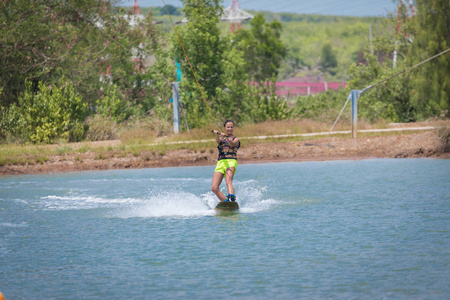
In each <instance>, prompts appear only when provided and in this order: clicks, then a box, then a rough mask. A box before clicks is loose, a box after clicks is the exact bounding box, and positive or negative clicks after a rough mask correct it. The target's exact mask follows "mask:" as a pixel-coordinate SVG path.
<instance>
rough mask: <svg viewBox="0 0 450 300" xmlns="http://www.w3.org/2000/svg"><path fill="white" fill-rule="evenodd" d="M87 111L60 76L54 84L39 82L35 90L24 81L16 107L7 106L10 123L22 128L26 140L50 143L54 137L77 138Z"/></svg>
mask: <svg viewBox="0 0 450 300" xmlns="http://www.w3.org/2000/svg"><path fill="white" fill-rule="evenodd" d="M87 112H88V110H87V104H86V103H83V102H82V99H81V97H80V96H79V95H77V94H76V93H75V91H74V88H73V85H72V83H70V82H69V81H68V80H67V79H65V78H62V79H61V80H60V81H59V83H58V85H55V86H45V85H44V84H43V83H42V82H39V83H38V86H37V92H36V93H35V91H34V89H33V85H32V83H31V82H29V81H27V82H26V83H25V91H24V92H23V93H22V95H21V96H20V98H19V107H18V108H15V107H14V106H11V108H10V116H11V117H13V121H14V123H12V124H10V126H11V127H14V129H15V130H16V131H22V132H24V134H25V137H26V140H28V141H30V142H33V143H42V142H44V143H51V142H53V141H54V140H55V139H56V138H63V139H67V140H68V141H79V140H81V139H82V138H83V136H84V130H85V128H84V127H83V125H82V122H83V120H84V118H85V117H86V115H87ZM24 123H25V126H24V125H23V124H24Z"/></svg>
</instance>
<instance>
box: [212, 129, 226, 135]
mask: <svg viewBox="0 0 450 300" xmlns="http://www.w3.org/2000/svg"><path fill="white" fill-rule="evenodd" d="M211 132H213V133H215V134H218V135H224V134H223V133H222V132H220V131H218V130H211Z"/></svg>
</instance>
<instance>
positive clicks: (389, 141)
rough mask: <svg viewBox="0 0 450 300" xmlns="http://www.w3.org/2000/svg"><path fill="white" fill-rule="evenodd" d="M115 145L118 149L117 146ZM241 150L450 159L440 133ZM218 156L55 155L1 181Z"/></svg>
mask: <svg viewBox="0 0 450 300" xmlns="http://www.w3.org/2000/svg"><path fill="white" fill-rule="evenodd" d="M113 143H116V144H117V143H118V142H117V141H114V142H113ZM242 144H243V147H241V149H240V150H239V153H238V161H239V163H240V164H242V163H264V162H281V161H322V160H344V159H347V160H354V159H366V158H409V157H436V158H450V154H449V153H443V152H442V150H441V148H442V145H441V144H440V142H439V139H438V138H437V136H436V133H435V132H431V131H430V132H422V133H415V134H405V135H393V136H376V137H360V138H357V139H351V138H336V137H333V138H324V139H314V140H302V141H295V142H278V143H277V142H261V143H252V144H250V143H249V144H246V142H245V140H243V141H242ZM216 152H217V151H213V150H212V149H211V150H208V151H191V150H186V149H177V150H167V151H165V152H164V153H153V152H152V151H143V152H141V153H140V154H139V155H132V154H128V155H126V156H123V155H114V154H111V155H105V156H103V157H101V158H99V157H98V154H95V153H91V152H86V153H76V154H64V155H54V156H52V157H50V158H49V160H48V161H46V162H45V163H43V164H34V165H9V166H2V167H0V175H18V174H38V173H53V172H71V171H85V170H106V169H126V168H151V167H175V166H197V165H211V166H213V165H215V163H216V159H217V153H216Z"/></svg>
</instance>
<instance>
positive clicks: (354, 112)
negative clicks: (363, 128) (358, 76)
mask: <svg viewBox="0 0 450 300" xmlns="http://www.w3.org/2000/svg"><path fill="white" fill-rule="evenodd" d="M360 94H361V91H360V90H352V91H351V95H352V138H354V139H356V132H357V131H358V97H359V95H360Z"/></svg>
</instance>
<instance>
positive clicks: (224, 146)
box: [211, 120, 241, 201]
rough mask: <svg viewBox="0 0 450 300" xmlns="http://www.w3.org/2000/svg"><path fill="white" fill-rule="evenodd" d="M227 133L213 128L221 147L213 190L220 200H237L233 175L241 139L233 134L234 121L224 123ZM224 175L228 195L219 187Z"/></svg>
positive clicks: (219, 147)
mask: <svg viewBox="0 0 450 300" xmlns="http://www.w3.org/2000/svg"><path fill="white" fill-rule="evenodd" d="M223 127H224V128H225V133H221V132H219V131H217V130H213V131H212V132H214V133H215V134H216V141H217V144H219V145H218V146H217V149H219V161H218V162H217V166H216V169H215V170H214V175H213V180H212V187H211V191H213V193H214V194H216V196H217V198H219V200H220V201H236V196H235V195H234V187H233V176H234V174H235V173H236V167H237V150H238V149H239V147H240V146H241V142H239V139H238V138H237V137H235V136H234V135H233V131H234V121H232V120H226V121H225V123H223ZM223 176H225V183H226V184H227V189H228V196H225V194H224V193H222V192H221V191H220V189H219V187H220V184H221V183H222V179H223Z"/></svg>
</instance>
